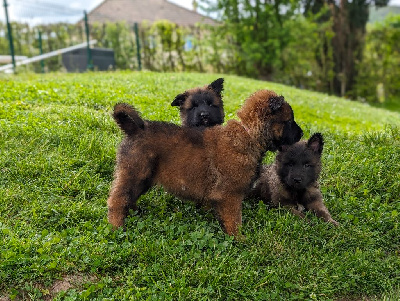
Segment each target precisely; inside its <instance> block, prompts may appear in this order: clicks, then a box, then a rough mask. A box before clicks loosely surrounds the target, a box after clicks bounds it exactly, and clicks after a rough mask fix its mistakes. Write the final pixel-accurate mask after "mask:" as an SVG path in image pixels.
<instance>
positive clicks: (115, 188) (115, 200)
mask: <svg viewBox="0 0 400 301" xmlns="http://www.w3.org/2000/svg"><path fill="white" fill-rule="evenodd" d="M126 166H129V168H126ZM144 166H146V165H145V164H140V165H137V164H132V163H131V164H125V166H118V167H117V170H116V172H115V179H114V182H113V185H112V188H111V192H110V196H109V197H108V200H107V205H108V222H109V223H110V224H111V225H112V226H113V228H114V229H116V228H118V227H121V226H123V225H124V220H125V218H126V216H127V215H128V213H129V210H130V209H132V210H137V205H136V201H137V199H138V198H139V197H140V196H141V195H142V194H144V193H146V191H147V190H148V189H149V188H150V186H151V168H150V165H148V167H147V168H144Z"/></svg>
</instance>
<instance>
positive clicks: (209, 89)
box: [171, 78, 224, 128]
mask: <svg viewBox="0 0 400 301" xmlns="http://www.w3.org/2000/svg"><path fill="white" fill-rule="evenodd" d="M223 89H224V79H223V78H218V79H217V80H215V81H213V82H212V83H211V84H209V85H206V86H204V87H201V88H194V89H190V90H187V91H185V92H184V93H181V94H178V95H177V96H176V97H175V99H174V100H173V102H172V103H171V106H176V107H179V111H180V116H181V120H182V126H185V127H198V128H204V127H207V126H214V125H217V124H222V123H223V122H224V106H223V102H222V95H221V93H222V90H223Z"/></svg>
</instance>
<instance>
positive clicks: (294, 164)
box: [276, 133, 324, 191]
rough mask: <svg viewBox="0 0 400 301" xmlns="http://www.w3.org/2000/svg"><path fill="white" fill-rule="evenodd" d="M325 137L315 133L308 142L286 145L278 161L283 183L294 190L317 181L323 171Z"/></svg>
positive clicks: (302, 188) (301, 188) (279, 173)
mask: <svg viewBox="0 0 400 301" xmlns="http://www.w3.org/2000/svg"><path fill="white" fill-rule="evenodd" d="M323 144H324V142H323V138H322V135H321V134H320V133H316V134H314V135H313V136H312V137H311V138H310V139H309V140H308V141H307V142H304V141H302V142H299V143H295V144H293V145H291V146H287V145H284V146H283V147H282V150H281V151H280V152H279V153H278V155H277V158H276V162H277V168H278V175H279V178H280V179H281V181H282V183H284V184H285V185H286V186H287V187H288V188H290V189H293V190H298V191H299V190H305V189H307V188H308V187H310V185H311V184H312V183H314V182H315V181H317V179H318V177H319V174H320V172H321V154H322V149H323Z"/></svg>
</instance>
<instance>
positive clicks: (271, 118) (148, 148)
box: [107, 90, 302, 235]
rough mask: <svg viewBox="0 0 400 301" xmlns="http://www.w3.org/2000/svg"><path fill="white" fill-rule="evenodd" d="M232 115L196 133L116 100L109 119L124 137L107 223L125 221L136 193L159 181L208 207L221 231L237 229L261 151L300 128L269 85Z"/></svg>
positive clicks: (290, 138) (291, 138)
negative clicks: (144, 116)
mask: <svg viewBox="0 0 400 301" xmlns="http://www.w3.org/2000/svg"><path fill="white" fill-rule="evenodd" d="M237 115H238V117H239V119H240V121H237V120H229V121H228V123H227V124H226V126H220V125H219V126H214V127H209V128H206V129H204V131H198V130H196V129H192V128H184V127H179V126H177V125H174V124H171V123H166V122H156V121H147V120H143V119H142V118H141V117H140V116H139V114H138V113H137V111H136V110H135V109H134V108H133V107H131V106H129V105H127V104H118V105H116V106H115V107H114V114H113V117H114V119H115V121H116V122H117V124H118V125H119V126H120V128H121V129H122V130H123V132H124V133H125V138H124V139H123V141H122V143H121V145H120V147H119V150H118V153H117V165H116V169H115V174H114V182H113V185H112V188H111V191H110V196H109V198H108V200H107V204H108V221H109V222H110V223H111V224H112V225H113V227H114V228H116V227H120V226H122V225H123V224H124V219H125V217H126V216H127V214H128V211H129V209H133V210H136V201H137V199H138V197H139V196H140V195H142V194H143V193H145V192H146V191H147V190H148V189H149V188H150V187H152V186H154V185H161V186H163V187H164V189H165V190H166V191H168V192H170V193H172V194H174V195H176V196H178V197H181V198H183V199H189V200H193V201H195V202H197V203H199V204H201V205H205V206H208V207H212V208H213V209H214V210H215V213H216V215H217V217H218V219H219V220H220V222H221V225H222V228H223V229H224V231H225V232H226V233H228V234H229V235H238V234H240V233H239V228H240V226H241V224H242V200H243V198H244V196H245V194H246V193H247V191H248V190H249V189H250V187H251V185H252V183H253V181H254V180H255V178H256V171H257V166H259V164H260V162H261V160H262V157H263V155H264V154H265V152H266V151H267V150H272V151H275V150H277V148H279V147H280V146H281V145H283V144H289V145H290V144H293V143H295V142H297V141H299V139H300V138H301V135H302V130H301V129H300V127H299V126H298V125H297V124H296V122H295V121H294V116H293V111H292V108H291V107H290V105H289V104H288V103H287V102H286V101H285V100H284V99H283V97H282V96H278V95H277V94H276V93H275V92H273V91H268V90H261V91H258V92H256V93H254V94H253V95H251V96H250V97H249V98H248V99H247V100H246V101H245V103H244V105H243V106H242V108H241V109H240V110H239V111H238V113H237Z"/></svg>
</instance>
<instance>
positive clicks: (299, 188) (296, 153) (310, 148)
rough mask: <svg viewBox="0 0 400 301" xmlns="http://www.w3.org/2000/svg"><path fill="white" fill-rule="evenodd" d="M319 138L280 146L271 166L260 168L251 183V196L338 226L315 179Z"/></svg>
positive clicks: (320, 146) (320, 151)
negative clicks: (311, 214) (257, 177)
mask: <svg viewBox="0 0 400 301" xmlns="http://www.w3.org/2000/svg"><path fill="white" fill-rule="evenodd" d="M323 145H324V141H323V137H322V135H321V134H320V133H316V134H314V135H312V136H311V137H310V139H308V141H306V140H302V141H299V142H297V143H295V144H293V145H291V146H287V145H284V146H282V150H281V151H279V152H278V154H277V156H276V158H275V162H274V163H273V164H271V165H264V166H263V167H262V171H261V176H260V178H259V179H257V181H256V182H255V185H254V188H253V196H258V197H260V198H261V199H262V200H268V201H271V202H272V204H273V205H275V206H278V205H280V206H285V207H289V208H290V209H291V211H292V212H293V213H294V214H296V215H297V216H299V217H301V218H304V217H305V215H304V214H303V213H302V212H301V211H302V209H303V208H305V209H306V210H310V211H312V212H314V213H315V215H316V216H318V217H320V218H322V219H324V220H325V221H326V222H328V223H332V224H333V225H335V226H338V225H339V223H338V222H337V221H335V220H334V219H333V218H332V217H331V215H330V213H329V211H328V209H327V208H326V206H325V205H324V202H323V200H322V194H321V191H320V190H319V184H318V178H319V175H320V172H321V154H322V150H323Z"/></svg>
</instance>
